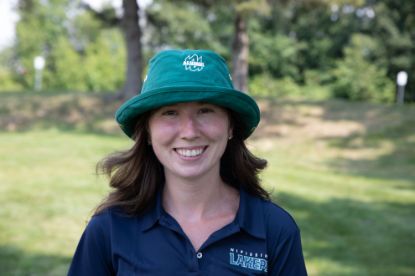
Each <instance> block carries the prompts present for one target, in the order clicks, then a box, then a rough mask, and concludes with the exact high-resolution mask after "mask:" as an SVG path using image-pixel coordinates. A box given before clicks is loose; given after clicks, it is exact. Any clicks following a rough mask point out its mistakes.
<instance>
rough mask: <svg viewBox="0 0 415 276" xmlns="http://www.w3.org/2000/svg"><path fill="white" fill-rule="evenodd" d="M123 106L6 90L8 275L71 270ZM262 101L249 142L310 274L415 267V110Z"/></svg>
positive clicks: (0, 220) (0, 239)
mask: <svg viewBox="0 0 415 276" xmlns="http://www.w3.org/2000/svg"><path fill="white" fill-rule="evenodd" d="M118 104H119V103H117V102H114V103H110V104H107V103H105V101H103V100H102V99H101V98H100V97H97V96H96V95H95V96H85V95H84V96H77V95H73V94H72V95H70V94H69V95H65V94H59V95H48V96H47V97H42V96H39V95H28V94H27V95H23V96H22V95H17V96H15V95H4V96H2V95H0V203H1V208H0V275H65V273H66V271H67V268H68V264H69V262H70V259H71V256H72V254H73V252H74V250H75V247H76V245H77V242H78V240H79V237H80V235H81V233H82V231H83V229H84V227H85V223H86V221H87V220H88V219H89V216H90V215H91V211H92V209H93V208H94V207H95V206H96V205H97V203H99V201H100V200H101V198H102V197H103V196H104V195H105V194H106V192H107V191H108V188H107V184H106V179H105V178H104V177H97V176H96V175H95V164H96V162H97V161H99V160H100V159H101V158H102V157H103V156H104V155H105V154H107V153H110V152H112V151H114V150H119V149H123V148H126V147H128V146H129V145H130V141H129V140H128V139H126V138H125V137H123V136H122V135H121V134H120V133H119V132H117V130H116V125H115V124H114V123H113V122H112V114H113V111H114V109H115V108H116V106H117V105H118ZM260 105H261V108H262V110H263V115H264V118H263V121H262V122H263V123H262V124H261V126H260V127H259V128H258V131H257V133H256V134H255V135H254V136H253V137H252V139H250V140H249V146H250V147H251V148H252V149H253V150H254V151H255V152H256V153H257V154H258V155H260V156H263V157H265V158H266V159H267V160H268V161H269V166H268V168H267V170H266V171H265V172H264V174H263V175H262V179H263V183H264V185H265V187H266V188H267V189H268V190H270V191H271V193H272V197H273V199H274V201H275V202H277V203H278V204H279V205H281V206H282V207H284V208H285V209H287V210H288V211H289V212H290V213H291V214H292V215H293V216H294V217H295V219H296V221H297V223H298V225H299V226H300V229H301V232H302V240H303V249H304V255H305V258H306V263H307V268H308V271H309V274H310V275H359V276H360V275H415V251H414V248H415V219H414V215H415V169H414V168H415V133H414V127H413V126H414V125H415V109H414V107H406V106H404V107H396V106H382V105H373V104H365V103H346V102H341V101H327V102H301V101H286V102H280V103H275V102H272V101H270V100H261V101H260ZM69 117H70V118H69Z"/></svg>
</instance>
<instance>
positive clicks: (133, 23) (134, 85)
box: [118, 0, 143, 99]
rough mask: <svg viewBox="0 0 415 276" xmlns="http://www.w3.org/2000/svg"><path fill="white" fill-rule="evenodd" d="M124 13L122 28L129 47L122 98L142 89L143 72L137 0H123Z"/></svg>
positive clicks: (135, 93)
mask: <svg viewBox="0 0 415 276" xmlns="http://www.w3.org/2000/svg"><path fill="white" fill-rule="evenodd" d="M122 5H123V10H124V15H123V18H122V23H121V26H122V30H123V32H124V37H125V44H126V47H127V70H126V75H125V83H124V87H123V89H122V90H121V91H120V93H119V95H118V96H119V97H120V98H124V99H127V98H131V97H132V96H135V95H137V94H138V93H139V92H140V90H141V85H142V79H141V77H142V76H141V74H142V72H143V62H142V60H143V55H142V50H141V28H140V25H139V6H138V4H137V1H136V0H123V3H122Z"/></svg>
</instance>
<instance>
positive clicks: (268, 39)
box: [249, 32, 306, 80]
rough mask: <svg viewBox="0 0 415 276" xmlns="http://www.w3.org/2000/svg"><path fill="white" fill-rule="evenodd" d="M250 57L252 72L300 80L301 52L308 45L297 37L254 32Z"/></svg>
mask: <svg viewBox="0 0 415 276" xmlns="http://www.w3.org/2000/svg"><path fill="white" fill-rule="evenodd" d="M251 38H252V40H253V41H255V43H252V46H251V56H250V59H249V65H250V71H251V74H255V73H256V74H258V73H259V74H261V73H268V74H271V75H272V76H274V77H276V78H281V77H290V78H292V79H295V80H299V77H300V72H299V66H298V65H299V60H298V57H299V52H300V51H301V50H302V49H303V48H304V47H305V46H306V45H305V44H304V43H301V42H298V41H296V39H295V38H292V37H289V36H286V35H282V34H277V35H275V36H271V35H266V34H265V35H264V34H262V33H260V32H253V33H252V34H251Z"/></svg>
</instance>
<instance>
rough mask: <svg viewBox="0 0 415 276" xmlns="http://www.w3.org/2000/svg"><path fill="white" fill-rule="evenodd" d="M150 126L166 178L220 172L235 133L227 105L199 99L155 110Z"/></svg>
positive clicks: (155, 148)
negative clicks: (226, 149)
mask: <svg viewBox="0 0 415 276" xmlns="http://www.w3.org/2000/svg"><path fill="white" fill-rule="evenodd" d="M148 126H149V136H150V141H151V144H152V147H153V150H154V153H155V154H156V156H157V158H158V159H159V161H160V163H161V164H162V165H163V167H164V172H165V176H166V179H168V178H169V177H178V178H185V179H196V178H200V177H202V176H207V175H209V176H212V177H217V176H219V168H220V159H221V157H222V155H223V153H224V151H225V148H226V145H227V142H228V138H229V136H230V135H231V134H232V129H231V128H230V122H229V116H228V113H227V111H226V110H225V109H223V108H221V107H219V106H216V105H213V104H208V103H198V102H190V103H179V104H175V105H169V106H164V107H161V108H160V109H158V110H156V111H154V112H153V113H152V115H151V116H150V119H149V123H148Z"/></svg>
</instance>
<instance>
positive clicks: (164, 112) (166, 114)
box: [161, 109, 177, 116]
mask: <svg viewBox="0 0 415 276" xmlns="http://www.w3.org/2000/svg"><path fill="white" fill-rule="evenodd" d="M161 115H163V116H175V115H177V111H176V110H170V109H168V110H165V111H163V112H162V113H161Z"/></svg>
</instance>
